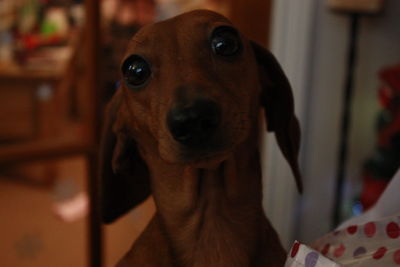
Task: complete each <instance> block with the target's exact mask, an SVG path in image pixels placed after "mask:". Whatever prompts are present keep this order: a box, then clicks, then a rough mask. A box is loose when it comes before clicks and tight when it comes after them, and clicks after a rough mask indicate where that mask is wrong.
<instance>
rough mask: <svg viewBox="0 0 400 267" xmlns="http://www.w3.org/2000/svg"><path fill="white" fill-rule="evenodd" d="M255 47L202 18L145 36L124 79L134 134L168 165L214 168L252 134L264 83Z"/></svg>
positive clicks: (129, 56) (213, 19)
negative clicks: (153, 145)
mask: <svg viewBox="0 0 400 267" xmlns="http://www.w3.org/2000/svg"><path fill="white" fill-rule="evenodd" d="M249 55H252V49H251V46H250V44H249V42H248V41H247V40H246V39H245V38H243V37H242V36H241V34H240V33H239V32H238V31H237V30H236V29H235V28H234V27H233V26H232V25H231V23H230V22H229V21H228V20H227V19H226V18H224V17H222V16H220V15H218V14H216V13H212V12H206V11H195V12H191V13H188V14H185V15H182V16H178V17H175V18H173V19H170V20H166V21H163V22H161V23H156V24H153V25H150V26H147V27H144V28H143V29H142V30H140V31H139V32H138V33H137V34H136V35H135V36H134V37H133V38H132V40H131V41H130V43H129V47H128V49H127V53H126V56H125V58H124V60H123V63H122V67H121V72H122V77H123V85H122V87H123V91H124V94H125V95H124V97H125V98H126V100H127V101H126V103H127V109H128V110H129V112H130V114H132V117H134V120H132V121H131V122H130V123H131V124H132V125H130V126H128V127H131V128H132V130H133V132H148V133H149V135H150V136H151V138H154V139H155V140H156V142H157V144H158V152H159V155H160V156H161V158H162V159H164V160H165V161H168V162H171V163H187V164H194V165H199V166H202V167H207V164H209V163H210V164H211V165H213V164H215V162H218V161H222V160H223V159H224V157H225V156H226V155H227V154H228V153H229V152H230V151H231V150H232V149H233V148H234V147H235V146H236V145H237V144H239V143H241V142H243V141H244V140H245V139H246V137H248V135H249V131H250V128H251V122H253V123H254V122H257V119H256V118H255V116H257V114H258V113H257V110H258V107H259V104H258V101H259V96H260V92H261V89H260V83H259V79H258V71H257V63H256V61H255V59H254V56H249Z"/></svg>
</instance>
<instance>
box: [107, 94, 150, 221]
mask: <svg viewBox="0 0 400 267" xmlns="http://www.w3.org/2000/svg"><path fill="white" fill-rule="evenodd" d="M121 102H122V92H121V88H120V89H118V90H117V92H116V94H115V95H114V96H113V98H112V99H111V101H110V103H109V104H108V106H107V109H106V112H105V123H104V125H103V132H102V137H101V143H100V159H99V163H100V171H99V175H100V182H101V190H100V192H101V208H102V219H103V222H105V223H110V222H113V221H114V220H116V219H117V218H119V217H120V216H121V215H123V214H125V213H126V212H128V211H129V210H130V209H132V208H134V207H135V206H137V205H138V204H140V203H141V202H143V201H144V200H145V199H146V198H147V197H148V196H149V195H150V181H149V172H148V169H147V166H146V163H145V162H144V161H143V159H142V158H141V157H140V155H139V151H138V149H137V145H136V142H135V140H134V139H133V138H132V137H130V136H128V135H127V134H126V133H124V132H122V131H121V130H118V132H117V133H115V132H114V130H113V126H114V124H115V122H116V120H117V118H118V113H119V112H120V108H121Z"/></svg>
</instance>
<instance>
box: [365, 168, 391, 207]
mask: <svg viewBox="0 0 400 267" xmlns="http://www.w3.org/2000/svg"><path fill="white" fill-rule="evenodd" d="M387 184H388V181H386V180H383V179H374V178H373V177H371V175H370V174H369V173H365V174H364V184H363V190H362V193H361V199H360V201H361V204H362V206H363V207H364V209H365V210H367V209H369V208H370V207H372V206H373V205H374V204H375V202H376V201H377V200H378V199H379V196H380V195H381V194H382V192H383V191H384V190H385V188H386V185H387Z"/></svg>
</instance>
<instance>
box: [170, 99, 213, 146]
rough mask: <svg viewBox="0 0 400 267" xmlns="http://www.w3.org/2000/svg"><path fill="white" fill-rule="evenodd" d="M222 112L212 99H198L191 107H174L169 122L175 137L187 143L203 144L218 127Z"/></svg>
mask: <svg viewBox="0 0 400 267" xmlns="http://www.w3.org/2000/svg"><path fill="white" fill-rule="evenodd" d="M219 120H220V112H219V109H218V106H217V105H216V104H215V103H214V102H211V101H204V100H203V101H197V102H195V103H194V104H193V105H192V106H190V107H185V108H179V107H178V108H174V109H172V110H171V111H170V112H169V113H168V116H167V124H168V127H169V130H170V132H171V134H172V136H173V137H174V139H175V140H176V141H178V142H180V143H183V144H185V145H201V144H202V143H204V142H205V141H206V140H207V138H209V137H210V136H211V135H212V134H213V133H214V132H215V130H216V129H217V128H218V125H219Z"/></svg>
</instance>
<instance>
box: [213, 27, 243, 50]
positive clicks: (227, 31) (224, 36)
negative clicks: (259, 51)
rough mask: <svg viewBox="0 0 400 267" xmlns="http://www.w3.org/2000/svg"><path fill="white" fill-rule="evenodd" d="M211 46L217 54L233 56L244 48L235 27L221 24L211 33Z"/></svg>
mask: <svg viewBox="0 0 400 267" xmlns="http://www.w3.org/2000/svg"><path fill="white" fill-rule="evenodd" d="M211 48H212V50H213V52H214V53H215V54H216V55H220V56H223V57H232V56H235V55H237V54H239V52H240V51H241V50H242V43H241V41H240V37H239V34H238V32H237V31H236V30H235V29H234V28H232V27H229V26H220V27H217V28H216V29H214V31H213V33H212V35H211Z"/></svg>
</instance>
